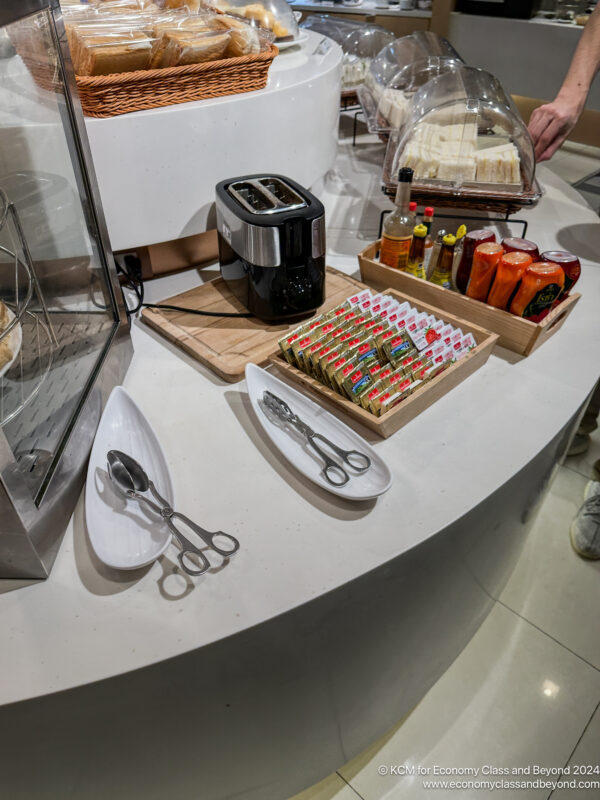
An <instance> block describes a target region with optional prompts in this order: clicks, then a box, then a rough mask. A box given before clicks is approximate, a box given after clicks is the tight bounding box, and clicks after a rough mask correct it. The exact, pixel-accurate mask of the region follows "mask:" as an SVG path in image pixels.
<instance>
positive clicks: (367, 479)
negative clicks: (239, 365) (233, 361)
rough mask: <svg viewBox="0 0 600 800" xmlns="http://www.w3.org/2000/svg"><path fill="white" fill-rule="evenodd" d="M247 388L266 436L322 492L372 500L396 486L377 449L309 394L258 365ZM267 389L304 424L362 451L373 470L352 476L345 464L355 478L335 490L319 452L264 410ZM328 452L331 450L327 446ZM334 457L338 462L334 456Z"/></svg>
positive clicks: (249, 370)
mask: <svg viewBox="0 0 600 800" xmlns="http://www.w3.org/2000/svg"><path fill="white" fill-rule="evenodd" d="M246 386H247V389H248V396H249V397H250V402H251V403H252V408H253V409H254V412H255V414H256V416H257V418H258V421H259V422H260V424H261V425H262V427H263V429H264V431H265V433H266V434H267V436H268V437H269V439H270V440H271V441H272V442H273V444H274V445H275V447H277V449H278V450H279V451H280V452H281V453H282V454H283V455H284V456H285V457H286V458H287V459H288V461H290V462H291V463H292V464H293V466H294V467H296V469H297V470H298V471H299V472H301V473H302V474H303V475H305V476H306V477H307V478H309V479H310V480H311V481H314V482H315V483H316V484H317V485H318V486H320V487H321V488H322V489H327V491H328V492H333V494H337V495H338V496H339V497H344V498H345V499H346V500H372V499H373V498H374V497H379V495H381V494H383V493H384V492H387V490H388V489H389V488H390V486H391V485H392V474H391V472H390V470H389V468H388V466H387V464H386V463H385V462H384V461H383V460H382V459H381V458H380V457H379V456H378V455H377V453H376V452H375V450H374V449H373V448H372V447H371V445H370V444H368V443H367V442H366V441H365V440H364V439H363V438H362V436H359V435H358V433H356V432H355V431H353V430H352V428H349V427H348V426H347V425H344V423H343V422H340V420H339V419H337V417H334V416H333V414H330V413H329V412H328V411H325V409H324V408H322V407H321V406H320V405H319V404H318V403H315V402H313V401H312V400H310V399H309V398H308V397H306V395H304V394H302V393H301V392H298V391H296V390H295V389H292V387H291V386H289V385H288V384H287V383H284V382H283V381H280V380H279V379H278V378H276V377H275V376H274V375H272V374H271V373H270V372H266V371H265V370H264V369H261V368H260V367H257V366H256V365H255V364H248V365H247V366H246ZM265 389H268V390H269V391H270V392H273V394H276V395H277V396H278V397H280V398H281V399H282V400H285V402H286V403H287V404H288V405H289V407H290V408H291V409H292V411H293V412H294V413H295V414H297V415H298V416H299V417H300V419H301V420H302V421H303V422H306V423H307V424H308V425H310V427H311V428H312V429H313V430H314V431H316V432H317V433H322V434H323V436H325V437H327V438H328V439H331V441H332V442H335V444H337V445H338V446H339V447H343V448H344V449H345V450H359V451H360V452H361V453H365V454H366V455H368V456H369V458H370V459H371V466H370V468H369V469H368V470H367V471H366V472H365V473H363V474H362V475H356V474H352V469H351V468H349V467H346V465H344V469H345V470H346V472H347V473H348V474H349V475H350V476H351V477H350V480H349V481H348V483H347V484H346V485H345V486H341V487H335V486H332V485H331V484H330V483H328V482H327V481H326V480H325V478H324V477H323V475H322V472H321V470H322V468H323V462H322V461H321V459H320V458H319V456H318V455H317V454H316V453H313V451H312V450H311V449H310V448H309V447H308V446H307V445H306V443H305V441H304V440H303V439H302V438H301V437H300V435H295V434H294V433H293V432H290V431H289V430H287V429H282V428H280V427H279V426H278V425H277V424H276V423H274V422H271V420H270V419H269V417H267V415H266V414H265V412H264V411H263V408H262V402H261V401H262V397H263V392H264V391H265ZM324 450H327V448H326V447H324ZM331 456H332V457H333V458H334V459H335V460H336V461H337V460H338V459H337V457H336V456H335V454H334V453H331Z"/></svg>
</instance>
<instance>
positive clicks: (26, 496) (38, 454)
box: [0, 0, 131, 578]
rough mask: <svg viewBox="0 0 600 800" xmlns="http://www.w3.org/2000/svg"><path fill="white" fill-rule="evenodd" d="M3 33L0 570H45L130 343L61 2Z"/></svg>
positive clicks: (14, 7)
mask: <svg viewBox="0 0 600 800" xmlns="http://www.w3.org/2000/svg"><path fill="white" fill-rule="evenodd" d="M0 32H1V33H2V36H3V38H4V39H5V40H7V41H9V42H10V43H11V45H12V47H11V48H3V49H2V50H1V51H0V72H1V74H2V79H1V80H0V95H1V102H0V577H19V578H23V577H28V578H43V577H46V576H47V574H48V572H49V570H50V567H51V565H52V562H53V560H54V556H55V553H56V550H57V547H58V542H59V540H60V536H61V535H62V533H63V531H64V529H65V527H66V524H67V522H68V519H69V517H70V515H71V513H72V510H73V507H74V504H75V501H76V498H77V496H78V493H79V491H80V489H81V485H82V482H83V476H84V469H85V464H86V460H87V456H88V454H89V449H90V447H91V443H92V441H93V437H94V433H95V430H96V427H97V424H98V422H99V418H100V415H101V412H102V407H103V402H104V400H105V398H106V396H107V393H108V391H109V389H110V388H112V386H113V385H114V384H115V383H119V382H120V380H121V379H122V377H123V375H124V372H125V368H126V365H127V363H128V361H129V359H130V357H131V344H130V339H129V334H128V326H127V320H126V315H125V311H124V307H123V301H122V294H121V290H120V287H119V285H118V282H117V280H116V273H115V271H114V264H113V262H112V257H111V254H110V248H109V246H108V240H107V237H106V233H105V229H104V221H103V217H102V214H101V210H100V204H99V198H98V194H97V189H96V186H95V178H94V175H93V171H92V170H91V159H90V157H89V152H88V149H87V139H86V137H85V128H84V123H83V118H82V116H81V112H80V109H79V108H78V106H77V105H76V102H75V101H74V100H73V98H72V96H71V91H70V81H72V74H71V73H70V70H69V67H68V62H67V64H65V61H64V58H65V54H66V52H68V51H67V50H66V44H65V37H64V27H63V25H62V18H61V12H60V7H59V4H58V0H6V1H5V2H4V3H3V4H2V7H1V9H0ZM68 76H69V77H68Z"/></svg>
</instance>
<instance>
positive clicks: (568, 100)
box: [529, 3, 600, 161]
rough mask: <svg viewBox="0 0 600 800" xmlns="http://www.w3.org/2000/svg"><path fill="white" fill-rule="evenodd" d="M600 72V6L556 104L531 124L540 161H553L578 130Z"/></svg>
mask: <svg viewBox="0 0 600 800" xmlns="http://www.w3.org/2000/svg"><path fill="white" fill-rule="evenodd" d="M599 68H600V3H599V4H598V5H597V6H596V8H595V9H594V11H593V12H592V14H591V16H590V18H589V20H588V23H587V25H586V26H585V28H584V30H583V32H582V34H581V39H580V41H579V44H578V45H577V49H576V50H575V54H574V55H573V59H572V61H571V66H570V67H569V71H568V72H567V75H566V77H565V80H564V82H563V85H562V86H561V87H560V91H559V92H558V94H557V96H556V98H555V100H553V102H552V103H547V104H546V105H543V106H540V107H539V108H536V109H535V111H534V112H533V114H532V115H531V119H530V120H529V133H530V134H531V138H532V139H533V144H534V146H535V157H536V159H537V160H538V161H547V160H548V159H549V158H552V156H553V155H554V153H555V152H556V151H557V150H558V148H559V147H560V146H561V144H562V143H563V142H564V141H565V139H566V138H567V136H568V135H569V134H570V133H571V131H572V130H573V128H574V127H575V125H576V123H577V120H578V119H579V117H580V116H581V112H582V111H583V107H584V106H585V101H586V99H587V96H588V93H589V91H590V86H591V85H592V81H593V80H594V77H595V75H596V73H597V72H598V69H599Z"/></svg>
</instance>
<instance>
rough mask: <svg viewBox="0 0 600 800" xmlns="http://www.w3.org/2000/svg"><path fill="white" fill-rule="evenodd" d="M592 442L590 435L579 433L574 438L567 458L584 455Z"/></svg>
mask: <svg viewBox="0 0 600 800" xmlns="http://www.w3.org/2000/svg"><path fill="white" fill-rule="evenodd" d="M590 441H591V439H590V435H589V433H579V431H578V432H577V433H576V434H575V436H574V437H573V441H572V442H571V446H570V447H569V451H568V453H567V458H570V457H571V456H580V455H581V454H582V453H585V452H586V451H587V450H588V448H589V446H590Z"/></svg>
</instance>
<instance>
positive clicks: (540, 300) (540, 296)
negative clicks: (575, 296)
mask: <svg viewBox="0 0 600 800" xmlns="http://www.w3.org/2000/svg"><path fill="white" fill-rule="evenodd" d="M560 293H561V288H560V286H559V285H558V284H557V283H549V284H548V286H544V288H543V289H540V291H539V292H537V294H536V295H535V296H534V298H533V300H532V301H531V302H530V303H529V305H528V306H527V307H526V309H525V311H524V312H523V316H524V317H525V318H526V319H531V320H533V322H536V321H537V319H536V318H537V317H539V316H540V314H541V313H542V312H544V311H546V309H548V308H550V306H551V305H552V303H553V302H554V301H555V300H556V298H557V297H558V295H559V294H560Z"/></svg>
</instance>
